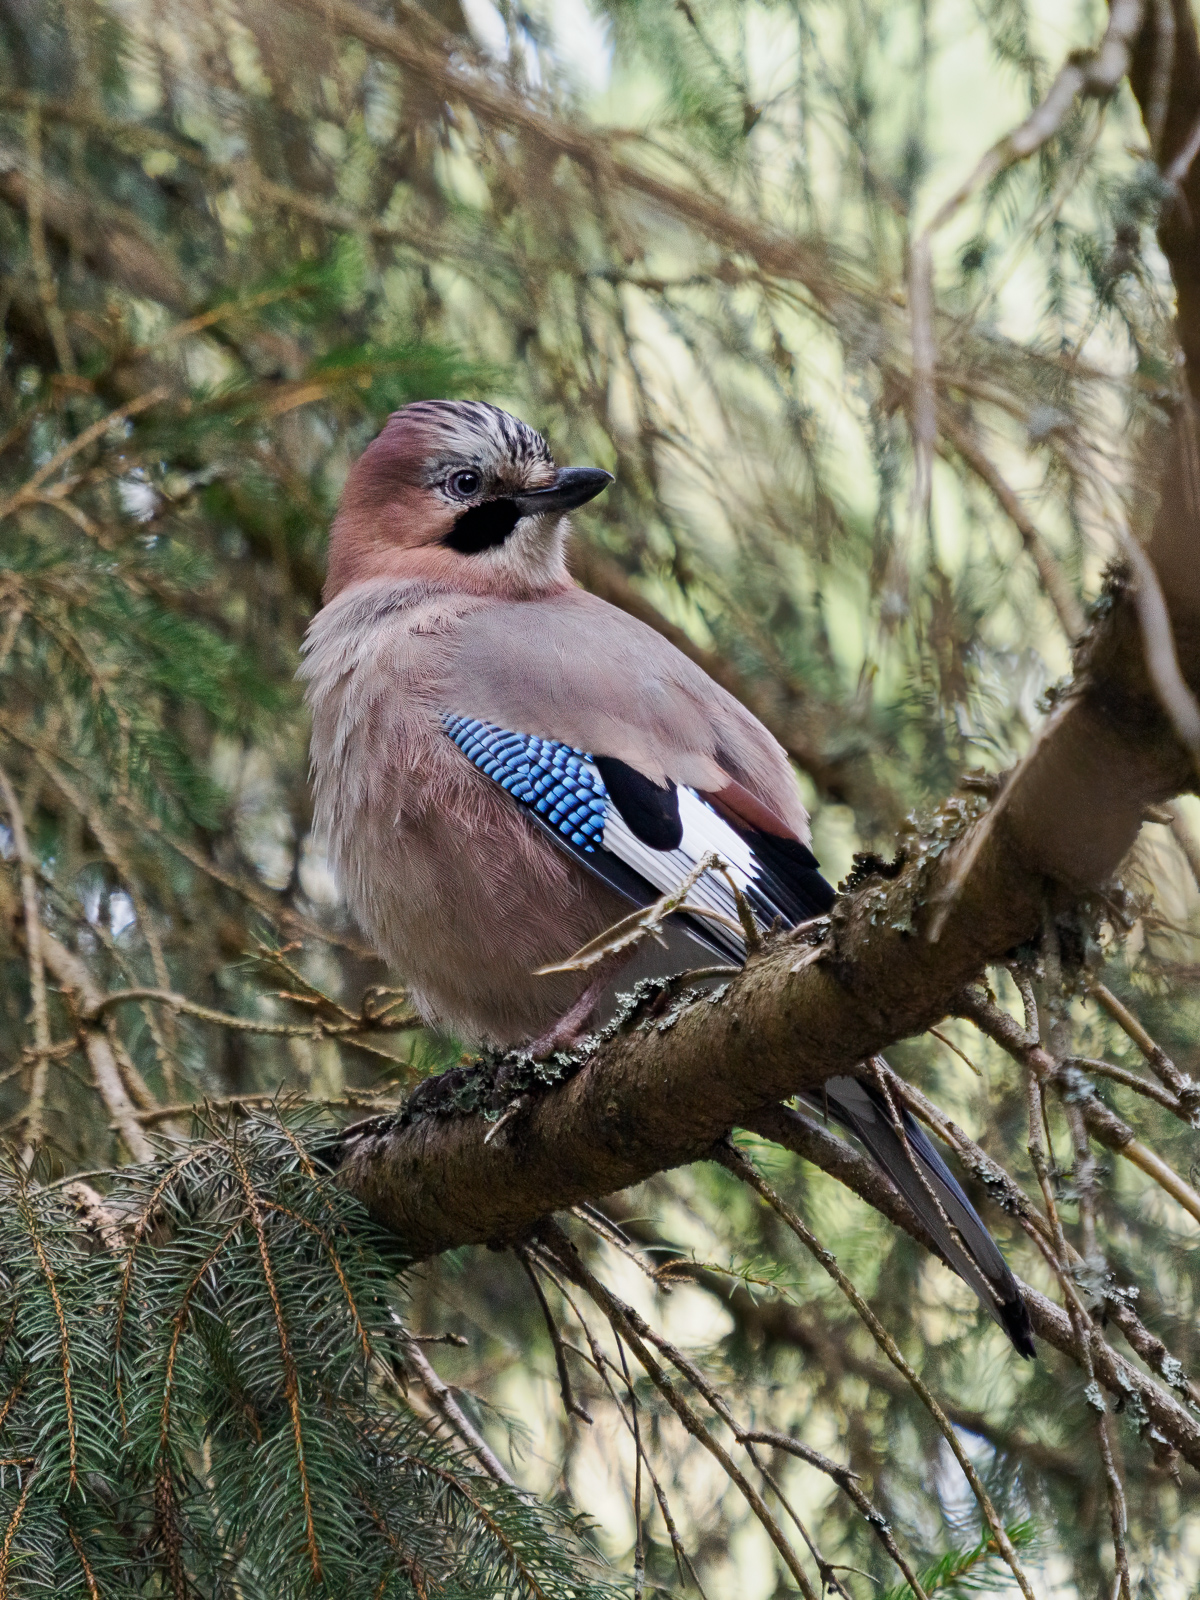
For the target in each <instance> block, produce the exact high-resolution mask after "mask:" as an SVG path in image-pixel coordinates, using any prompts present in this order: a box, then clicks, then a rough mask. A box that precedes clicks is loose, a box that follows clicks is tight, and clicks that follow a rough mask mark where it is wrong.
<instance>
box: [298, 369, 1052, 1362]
mask: <svg viewBox="0 0 1200 1600" xmlns="http://www.w3.org/2000/svg"><path fill="white" fill-rule="evenodd" d="M611 481H612V479H611V476H610V474H609V473H607V472H604V471H601V470H599V469H597V468H591V467H567V468H563V469H556V468H555V465H554V461H553V459H552V457H551V455H550V451H549V449H548V447H547V445H546V442H545V440H544V439H543V438H542V437H541V435H540V434H538V433H535V432H534V430H533V429H532V428H529V427H527V426H526V424H524V423H523V422H521V421H519V420H518V419H517V418H515V417H513V416H510V415H509V414H508V413H506V412H504V411H500V410H497V409H496V408H495V407H494V406H490V405H483V404H479V403H475V402H460V401H426V402H420V403H417V404H414V405H409V406H405V407H404V408H403V409H402V410H400V411H398V412H396V413H395V414H394V415H393V416H392V417H391V418H390V419H389V421H388V423H387V425H386V426H385V427H384V429H383V431H382V432H381V433H380V434H379V436H378V437H377V438H376V439H375V440H374V441H373V443H371V444H370V445H369V446H368V447H367V449H366V450H365V451H364V452H363V454H362V456H361V457H360V458H359V459H358V461H357V462H356V463H355V465H354V467H353V468H352V470H351V472H350V474H349V477H348V479H347V482H346V487H345V491H344V493H343V496H342V502H341V506H340V509H339V511H338V514H337V517H336V520H335V521H334V525H333V531H332V536H331V539H330V547H329V575H328V581H327V582H326V585H325V591H324V601H325V604H324V608H323V609H322V610H321V611H320V612H319V613H318V615H317V616H316V618H315V619H314V620H313V623H312V625H311V627H310V628H309V631H308V636H307V639H306V641H305V661H304V665H303V667H302V669H301V671H302V674H303V676H304V677H305V678H306V679H307V684H308V689H307V695H308V701H309V704H310V706H311V708H312V715H313V734H312V771H313V781H314V790H315V802H316V822H317V827H318V829H319V830H320V831H322V832H323V833H324V835H325V837H326V839H327V841H328V849H329V854H330V859H331V862H332V864H333V866H334V868H335V870H336V872H337V874H338V878H339V881H340V883H341V886H342V890H343V892H344V894H345V896H346V899H347V901H348V902H349V905H350V908H351V910H352V911H353V912H354V914H355V916H356V917H357V918H358V920H359V921H360V923H361V924H362V926H363V927H364V929H366V931H367V932H368V933H369V934H370V936H371V937H372V939H373V940H374V942H375V944H376V947H377V948H378V949H379V951H380V952H381V954H382V955H383V956H384V957H385V958H386V959H387V960H388V961H389V962H390V963H391V964H392V965H394V966H395V968H396V969H397V970H398V971H399V972H400V973H401V974H402V975H403V977H404V980H405V982H406V984H407V985H408V987H409V991H410V994H411V996H412V998H413V1000H414V1001H415V1002H416V1004H417V1005H418V1006H419V1008H420V1010H421V1012H422V1015H423V1016H424V1017H425V1018H426V1019H427V1021H428V1022H429V1023H430V1024H432V1025H435V1026H442V1027H444V1028H447V1029H450V1030H452V1031H453V1032H455V1033H456V1034H458V1035H459V1036H460V1037H462V1038H465V1039H469V1040H474V1041H480V1042H488V1043H491V1044H495V1045H500V1046H513V1045H529V1046H530V1047H531V1048H532V1049H533V1050H534V1051H535V1052H537V1051H543V1052H544V1051H546V1050H548V1049H550V1048H552V1047H553V1046H554V1045H555V1044H557V1043H559V1042H562V1041H563V1040H564V1039H569V1038H571V1037H572V1036H577V1035H578V1033H579V1032H580V1031H581V1030H582V1028H583V1027H585V1026H586V1024H587V1023H588V1021H589V1019H590V1018H591V1016H592V1014H593V1013H594V1011H595V1008H596V1006H597V1004H598V1003H599V1002H600V1000H601V995H600V992H599V991H600V988H601V987H602V985H604V984H609V985H611V983H612V981H613V979H614V977H615V973H614V972H613V971H612V970H611V968H610V969H609V970H606V971H604V972H603V973H601V974H600V978H599V981H597V979H596V976H595V975H594V974H589V973H588V972H582V973H581V972H577V971H567V972H563V971H559V972H557V973H555V974H552V975H548V976H547V975H538V971H539V969H541V968H543V967H547V966H553V965H555V964H558V963H561V962H563V961H564V959H565V958H567V957H569V956H570V955H571V954H572V953H573V952H574V951H576V950H579V949H580V948H582V946H584V945H585V944H587V943H588V942H589V941H591V940H593V939H595V938H597V936H599V935H600V934H602V933H603V932H604V930H605V929H606V928H609V927H611V926H612V925H613V924H614V923H616V922H618V921H619V920H620V919H621V918H622V917H624V916H627V915H628V914H629V912H630V909H631V906H639V905H646V904H648V903H650V902H652V901H653V900H656V899H657V898H658V897H659V896H660V895H661V894H662V893H663V892H664V891H667V890H670V889H673V888H674V887H675V886H677V885H678V884H679V883H680V882H681V880H682V879H683V878H684V877H685V875H686V874H687V873H688V872H689V871H690V870H691V869H692V868H694V867H695V866H696V865H697V864H698V863H699V862H701V861H702V860H703V859H704V858H705V856H706V855H708V854H709V853H710V852H715V853H716V854H717V855H718V856H719V857H720V858H721V860H722V862H723V863H725V865H726V867H727V869H728V872H729V876H730V877H731V878H732V879H733V881H734V882H735V883H736V884H737V885H738V886H739V888H740V890H741V892H742V895H743V896H744V899H745V900H746V901H747V902H748V903H749V904H750V906H751V907H752V908H753V911H754V915H755V917H756V919H757V920H758V921H759V922H761V924H762V925H763V926H764V927H769V926H771V924H772V923H773V922H775V920H776V919H777V918H782V919H783V921H784V923H786V924H787V925H789V926H791V925H795V924H796V923H799V922H802V921H805V920H807V919H809V918H812V917H815V916H819V915H821V914H822V913H824V912H826V911H827V910H828V909H829V907H830V905H831V904H832V902H833V899H834V892H833V890H832V889H831V888H830V886H829V885H828V884H827V883H826V882H825V880H824V878H822V877H821V874H820V872H819V870H818V865H817V861H816V859H815V857H814V856H813V854H812V851H811V850H810V848H809V843H810V836H809V828H808V817H807V814H806V812H805V809H804V807H803V805H802V804H801V801H800V796H799V793H798V791H797V787H796V782H795V778H794V776H793V774H792V771H791V768H790V767H789V765H788V761H787V758H786V756H785V754H784V751H783V750H782V748H781V747H780V746H779V744H778V743H777V742H776V741H775V739H774V738H773V737H772V736H771V735H770V734H769V733H768V732H767V730H766V729H765V728H764V727H763V726H762V724H761V723H760V722H759V721H758V720H757V719H756V718H755V717H754V716H752V715H751V714H750V712H749V711H747V710H746V709H745V707H744V706H742V705H740V704H739V703H738V701H737V700H735V699H734V698H733V696H732V695H730V694H728V693H726V691H725V690H724V689H722V688H720V687H719V686H718V685H717V684H716V683H714V682H713V681H712V679H711V678H709V677H708V676H707V674H706V673H705V672H703V671H702V670H701V668H699V667H698V666H696V665H695V663H694V662H692V661H690V660H689V659H688V658H687V657H686V656H684V655H683V654H682V653H681V652H680V651H679V650H677V649H676V648H675V647H674V646H673V645H671V644H669V643H668V642H667V641H666V640H665V639H664V638H662V636H661V635H660V634H658V633H656V632H655V631H654V630H653V629H652V628H650V627H648V626H646V625H645V624H644V623H642V622H639V621H637V620H635V619H634V618H632V617H630V616H628V615H626V614H625V613H624V612H622V611H618V610H617V609H616V608H615V607H613V606H610V605H608V604H606V602H604V601H603V600H599V599H597V598H596V597H595V596H594V595H591V594H589V593H587V591H586V590H583V589H581V588H579V587H578V586H577V585H576V584H575V583H574V582H573V581H572V579H571V577H570V575H569V573H568V571H567V564H566V558H565V547H566V539H567V534H568V522H567V513H568V512H570V511H571V510H573V509H574V508H576V507H577V506H581V505H583V504H584V503H585V502H587V501H588V500H591V499H592V498H593V497H594V496H595V495H597V494H599V493H600V492H601V490H603V489H604V488H605V487H606V486H607V485H608V484H609V483H610V482H611ZM688 904H689V905H690V906H697V907H700V908H706V909H707V910H709V911H711V912H715V913H717V914H718V918H720V917H721V916H723V918H724V920H717V919H711V918H703V917H702V916H699V915H697V916H687V917H675V918H673V919H672V923H673V924H674V925H675V935H674V937H675V942H676V944H677V945H678V944H679V943H680V942H682V944H683V945H684V946H687V947H689V948H690V955H689V953H688V950H687V949H685V950H684V951H683V952H681V953H677V954H676V957H675V960H676V967H675V970H680V969H681V968H683V967H685V966H694V965H697V964H698V963H697V960H696V956H697V955H700V956H701V957H702V959H703V960H705V961H707V962H709V963H711V956H708V955H706V954H705V950H706V949H707V950H712V949H716V950H718V951H720V952H721V953H722V954H723V956H724V957H725V958H727V959H728V958H733V959H735V960H739V961H740V960H741V959H743V958H744V954H745V947H744V943H743V941H742V938H741V935H740V933H737V932H735V931H734V929H735V928H736V927H737V925H738V922H737V906H736V902H735V898H734V895H733V891H732V889H731V887H730V884H729V882H728V881H727V880H726V878H725V877H724V876H722V875H720V874H718V873H715V872H709V873H707V874H705V875H704V876H703V877H701V879H700V880H699V882H697V884H696V885H695V887H694V888H693V890H692V891H691V893H690V894H689V897H688ZM623 977H624V978H625V980H626V981H628V973H625V974H623ZM821 1107H822V1109H827V1110H828V1111H829V1112H830V1113H831V1114H832V1115H833V1116H835V1117H836V1118H837V1119H838V1120H839V1121H840V1122H841V1123H842V1124H843V1125H844V1126H845V1127H846V1128H847V1129H849V1130H850V1132H852V1133H853V1134H855V1135H856V1136H857V1137H858V1138H859V1139H860V1140H861V1142H862V1143H863V1144H864V1145H865V1146H866V1148H867V1150H868V1151H869V1152H870V1154H871V1155H872V1156H873V1157H874V1158H875V1160H876V1161H877V1162H878V1163H879V1164H880V1165H881V1166H882V1167H883V1168H884V1170H885V1171H886V1172H887V1173H888V1174H889V1175H890V1176H891V1178H892V1180H893V1181H894V1182H895V1183H896V1184H897V1186H898V1187H899V1188H900V1190H901V1191H902V1192H903V1193H904V1195H905V1196H906V1197H907V1199H908V1201H909V1202H910V1204H911V1205H912V1206H913V1208H914V1209H915V1210H916V1211H917V1213H918V1214H919V1215H920V1217H921V1218H922V1220H923V1222H924V1223H925V1225H926V1227H927V1229H928V1230H929V1232H930V1234H931V1235H932V1236H933V1237H934V1238H935V1239H936V1240H937V1242H938V1246H939V1250H940V1253H941V1254H942V1256H943V1258H944V1259H945V1260H946V1262H947V1263H948V1264H949V1265H950V1266H951V1267H953V1268H954V1269H955V1270H956V1271H957V1272H958V1273H959V1274H960V1275H961V1276H962V1277H963V1278H964V1279H965V1280H966V1281H967V1282H968V1283H969V1284H970V1285H971V1287H972V1288H973V1289H974V1290H975V1292H976V1293H977V1294H978V1296H979V1298H980V1300H981V1302H982V1303H983V1305H984V1307H985V1309H986V1310H987V1311H988V1312H989V1313H990V1314H991V1315H992V1316H993V1317H994V1318H995V1320H996V1321H997V1322H998V1323H999V1324H1000V1325H1001V1326H1002V1327H1003V1328H1004V1329H1005V1330H1006V1332H1007V1333H1008V1335H1009V1337H1010V1338H1011V1339H1012V1341H1013V1343H1014V1345H1015V1346H1016V1348H1017V1349H1018V1350H1019V1351H1020V1352H1021V1353H1022V1354H1024V1355H1031V1354H1032V1353H1033V1344H1032V1338H1031V1334H1030V1325H1029V1317H1028V1312H1027V1310H1026V1307H1025V1304H1024V1301H1023V1300H1022V1298H1021V1293H1020V1289H1019V1287H1018V1285H1017V1283H1016V1280H1015V1279H1014V1278H1013V1276H1012V1274H1011V1272H1010V1271H1009V1269H1008V1267H1007V1266H1006V1264H1005V1262H1004V1259H1003V1257H1002V1256H1001V1254H1000V1251H999V1249H998V1248H997V1246H996V1244H995V1242H994V1241H993V1240H992V1238H991V1236H990V1235H989V1233H988V1231H987V1229H986V1228H985V1227H984V1225H983V1223H982V1221H981V1220H980V1218H979V1217H978V1215H977V1214H976V1212H975V1210H974V1209H973V1207H972V1206H971V1203H970V1201H969V1200H968V1199H967V1197H966V1195H965V1194H964V1193H963V1191H962V1189H961V1188H960V1187H959V1185H958V1183H957V1182H956V1180H955V1178H954V1177H953V1175H952V1174H951V1172H950V1170H949V1168H948V1167H947V1166H946V1165H945V1163H944V1162H943V1161H942V1159H941V1157H940V1156H939V1155H938V1153H937V1151H936V1150H935V1149H934V1148H933V1146H932V1144H931V1143H930V1142H929V1140H928V1138H927V1137H926V1135H925V1134H924V1132H923V1131H922V1130H921V1128H920V1127H919V1126H918V1124H917V1123H916V1122H915V1121H913V1119H912V1118H911V1117H910V1116H909V1115H908V1113H907V1111H902V1112H901V1116H902V1118H903V1124H902V1126H903V1136H901V1134H900V1132H898V1131H897V1129H896V1127H895V1126H894V1124H893V1120H892V1114H891V1112H890V1111H889V1109H888V1108H887V1107H886V1105H885V1103H884V1102H883V1100H882V1098H881V1096H880V1094H879V1091H878V1089H877V1088H876V1086H875V1084H874V1083H873V1082H871V1081H870V1080H869V1079H867V1078H866V1077H863V1078H857V1077H835V1078H831V1079H829V1080H828V1082H827V1083H826V1084H825V1086H824V1094H823V1096H822V1098H821Z"/></svg>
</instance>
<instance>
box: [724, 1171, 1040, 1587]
mask: <svg viewBox="0 0 1200 1600" xmlns="http://www.w3.org/2000/svg"><path fill="white" fill-rule="evenodd" d="M714 1158H715V1159H716V1160H718V1161H719V1162H720V1163H721V1165H722V1166H724V1167H726V1168H727V1169H728V1170H729V1171H730V1172H732V1173H733V1174H734V1176H735V1177H737V1178H740V1179H741V1181H742V1182H743V1183H745V1184H746V1185H748V1187H750V1188H751V1189H753V1190H754V1191H755V1192H756V1193H757V1194H758V1195H759V1196H760V1197H761V1198H762V1199H763V1200H764V1201H765V1202H766V1203H767V1205H769V1206H770V1207H771V1209H772V1211H774V1212H775V1214H776V1215H777V1216H778V1217H780V1218H781V1219H782V1220H783V1221H784V1222H785V1223H786V1224H787V1226H788V1227H789V1228H790V1229H791V1230H792V1232H793V1233H794V1234H795V1235H796V1237H797V1238H798V1239H799V1240H800V1242H801V1244H803V1245H804V1247H805V1249H806V1250H807V1251H808V1252H809V1254H810V1255H811V1256H812V1257H813V1259H814V1260H815V1261H816V1262H818V1264H819V1265H820V1266H821V1267H823V1268H824V1270H825V1271H826V1272H827V1273H828V1274H829V1276H830V1277H831V1278H832V1279H833V1281H834V1282H835V1283H836V1284H837V1286H838V1288H839V1289H840V1290H841V1291H842V1293H843V1294H844V1295H845V1296H846V1298H847V1300H849V1301H850V1304H851V1305H852V1306H853V1307H854V1309H855V1311H857V1312H858V1315H859V1316H860V1317H861V1318H862V1320H863V1322H865V1323H866V1325H867V1327H868V1328H869V1329H870V1332H871V1335H872V1337H873V1338H874V1340H875V1342H876V1344H877V1345H878V1346H879V1348H880V1349H881V1350H882V1351H883V1353H884V1355H886V1356H887V1358H888V1360H889V1361H890V1362H891V1363H892V1365H893V1366H894V1367H895V1368H896V1369H897V1370H898V1371H899V1372H900V1373H902V1374H903V1376H904V1377H905V1378H906V1379H907V1380H908V1382H909V1383H910V1384H911V1386H912V1388H913V1389H914V1390H915V1392H916V1394H917V1395H918V1396H919V1397H920V1399H921V1401H922V1402H923V1403H924V1405H925V1407H926V1409H927V1410H928V1412H929V1414H930V1416H931V1417H932V1418H933V1420H934V1421H935V1422H936V1424H937V1426H938V1428H939V1429H940V1430H941V1433H942V1436H943V1437H944V1438H945V1440H946V1442H947V1444H948V1445H949V1446H950V1449H951V1450H952V1451H953V1453H954V1457H955V1460H956V1461H957V1462H958V1464H959V1466H960V1467H961V1468H962V1471H963V1476H964V1477H965V1478H966V1480H967V1483H968V1484H969V1485H970V1488H971V1492H972V1494H973V1495H974V1496H975V1500H976V1502H977V1504H978V1506H979V1509H980V1510H981V1511H982V1512H983V1516H984V1519H985V1521H986V1522H987V1525H988V1527H989V1528H990V1529H991V1530H992V1537H993V1538H994V1539H995V1541H996V1548H997V1549H998V1550H999V1552H1000V1554H1001V1556H1003V1558H1004V1560H1005V1562H1006V1563H1007V1564H1008V1568H1009V1570H1010V1571H1011V1573H1012V1575H1013V1577H1014V1578H1015V1579H1016V1580H1017V1584H1018V1586H1019V1588H1020V1590H1021V1593H1022V1594H1023V1595H1024V1596H1025V1600H1034V1593H1033V1590H1032V1588H1031V1587H1030V1584H1029V1579H1028V1578H1027V1577H1026V1575H1025V1571H1024V1568H1023V1567H1022V1566H1021V1562H1020V1559H1019V1557H1018V1556H1017V1552H1016V1550H1015V1549H1014V1548H1013V1543H1012V1540H1011V1539H1010V1538H1009V1537H1008V1533H1007V1531H1006V1529H1005V1527H1004V1524H1003V1523H1002V1522H1001V1520H1000V1518H999V1516H998V1515H997V1512H996V1508H995V1506H994V1505H993V1504H992V1501H991V1497H990V1495H989V1494H988V1492H987V1490H986V1489H985V1488H984V1486H983V1483H982V1481H981V1479H980V1477H979V1474H978V1473H977V1472H976V1470H975V1467H974V1465H973V1463H972V1462H971V1458H970V1457H969V1456H968V1455H967V1453H966V1451H965V1450H964V1449H963V1446H962V1443H961V1441H960V1440H959V1437H958V1434H957V1433H956V1432H955V1430H954V1427H953V1424H952V1423H951V1422H950V1419H949V1418H948V1417H947V1416H946V1414H945V1412H944V1411H943V1410H942V1408H941V1406H940V1405H938V1403H937V1401H936V1400H935V1399H934V1397H933V1395H932V1393H931V1392H930V1390H929V1387H928V1385H927V1384H926V1383H925V1382H924V1380H923V1379H922V1378H921V1377H920V1375H919V1374H918V1373H917V1372H915V1371H914V1370H913V1368H912V1367H910V1366H909V1364H908V1362H907V1361H906V1360H905V1359H904V1357H903V1355H901V1353H900V1347H899V1346H898V1345H897V1343H896V1341H895V1340H894V1339H893V1338H892V1336H891V1334H890V1333H889V1332H888V1331H887V1329H886V1328H885V1327H884V1326H883V1324H882V1323H881V1322H880V1320H879V1318H878V1317H877V1316H876V1315H875V1313H874V1312H873V1311H872V1310H871V1308H870V1306H869V1305H868V1304H867V1302H866V1301H865V1300H864V1299H863V1297H862V1295H861V1294H860V1293H859V1292H858V1290H857V1289H856V1288H855V1287H854V1285H853V1284H852V1283H851V1282H850V1279H849V1278H847V1276H846V1274H845V1273H844V1272H843V1271H842V1270H841V1268H840V1267H839V1266H838V1264H837V1261H836V1259H835V1257H834V1256H833V1254H832V1253H831V1252H830V1251H829V1250H827V1249H826V1248H825V1246H824V1245H823V1244H822V1243H821V1241H820V1240H819V1239H818V1238H817V1236H816V1235H815V1234H814V1233H813V1232H812V1230H811V1229H810V1228H809V1226H808V1224H807V1223H806V1222H805V1221H804V1220H803V1218H802V1217H801V1216H800V1214H799V1213H798V1212H796V1211H793V1210H792V1208H791V1206H789V1205H788V1204H787V1202H786V1201H785V1200H784V1199H783V1198H782V1196H781V1195H779V1194H777V1193H776V1192H775V1190H774V1189H773V1188H772V1187H771V1185H770V1184H769V1183H767V1181H766V1180H765V1179H764V1178H763V1176H762V1174H761V1173H760V1172H759V1171H758V1168H757V1167H756V1166H755V1165H754V1163H753V1162H752V1161H749V1160H748V1159H747V1158H746V1157H745V1156H744V1155H743V1154H742V1153H741V1151H740V1150H737V1149H735V1148H734V1147H733V1146H732V1145H723V1146H720V1147H719V1148H718V1149H717V1150H716V1151H714Z"/></svg>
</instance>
